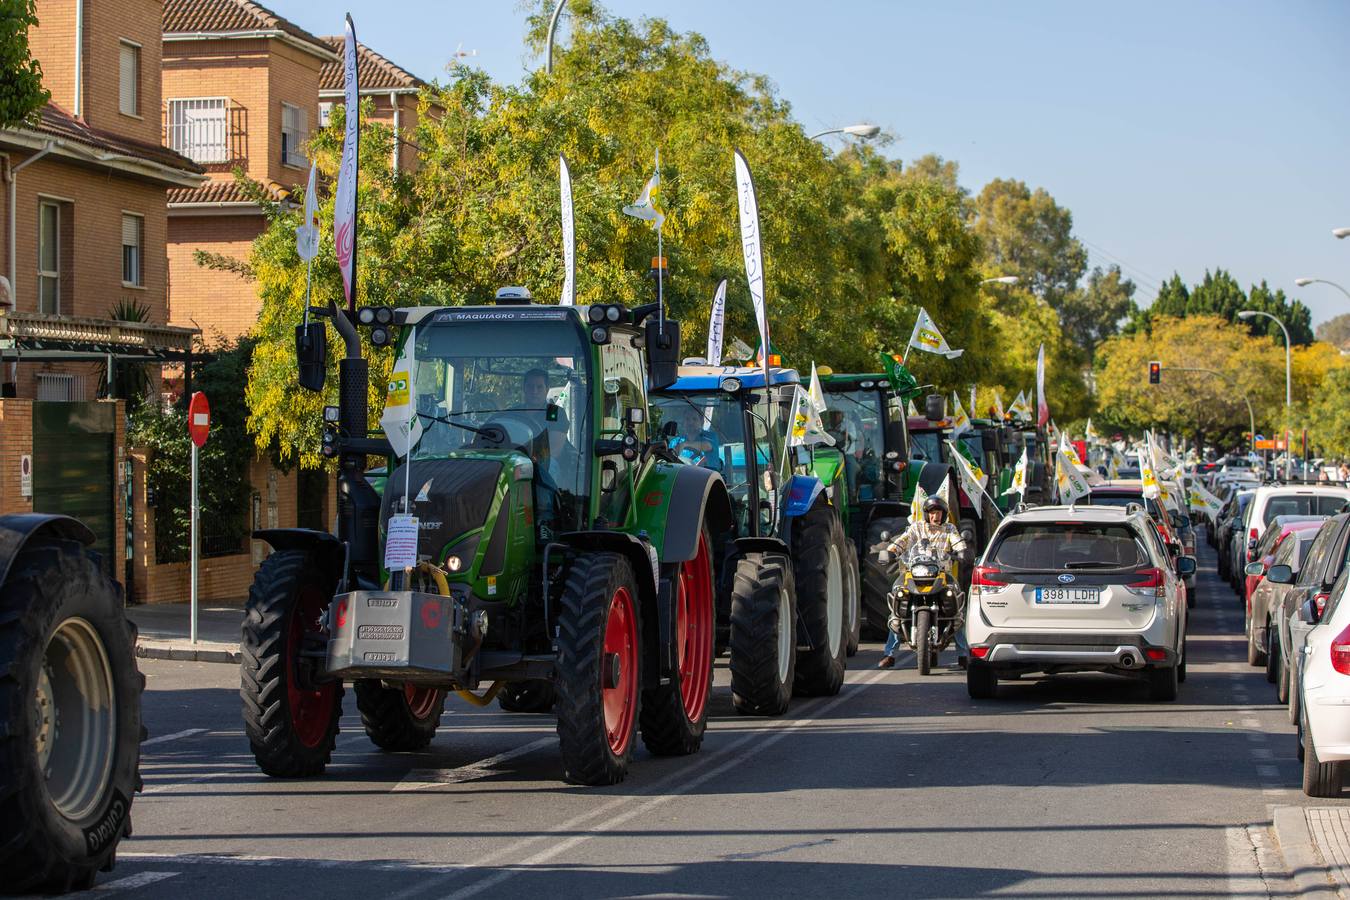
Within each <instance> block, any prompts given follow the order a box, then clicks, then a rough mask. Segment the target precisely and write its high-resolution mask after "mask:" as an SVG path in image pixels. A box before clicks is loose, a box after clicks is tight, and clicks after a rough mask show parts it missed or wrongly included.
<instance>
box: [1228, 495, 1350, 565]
mask: <svg viewBox="0 0 1350 900" xmlns="http://www.w3.org/2000/svg"><path fill="white" fill-rule="evenodd" d="M1347 502H1350V488H1343V487H1331V486H1323V485H1313V484H1308V485H1299V486H1294V485H1266V486H1265V487H1259V488H1257V489H1256V493H1255V495H1254V496H1253V497H1252V500H1251V503H1250V505H1248V507H1247V513H1246V524H1245V529H1246V532H1245V535H1244V538H1243V540H1244V541H1245V543H1243V544H1241V545H1240V546H1241V547H1242V548H1243V550H1244V552H1243V554H1242V562H1241V564H1240V565H1239V568H1242V567H1243V566H1246V564H1247V563H1249V562H1251V561H1252V560H1253V559H1255V557H1254V556H1253V555H1252V551H1253V550H1255V549H1256V543H1257V541H1259V540H1261V535H1263V534H1265V533H1266V526H1267V525H1269V524H1270V523H1271V522H1272V521H1274V519H1275V517H1276V516H1334V515H1336V513H1338V512H1340V511H1341V507H1343V506H1345V504H1346V503H1347Z"/></svg>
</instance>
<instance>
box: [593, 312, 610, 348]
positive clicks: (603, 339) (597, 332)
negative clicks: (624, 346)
mask: <svg viewBox="0 0 1350 900" xmlns="http://www.w3.org/2000/svg"><path fill="white" fill-rule="evenodd" d="M591 308H592V309H595V307H591ZM591 343H593V344H608V343H609V329H608V328H605V327H603V326H600V325H597V326H596V327H595V328H592V329H591Z"/></svg>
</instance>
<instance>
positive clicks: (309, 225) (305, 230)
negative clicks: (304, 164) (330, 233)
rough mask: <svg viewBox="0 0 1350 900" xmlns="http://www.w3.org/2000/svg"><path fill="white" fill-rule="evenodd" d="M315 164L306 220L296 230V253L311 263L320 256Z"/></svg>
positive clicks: (307, 194) (311, 165) (306, 201)
mask: <svg viewBox="0 0 1350 900" xmlns="http://www.w3.org/2000/svg"><path fill="white" fill-rule="evenodd" d="M314 169H315V166H314V163H310V164H309V185H308V186H307V187H306V188H305V218H304V221H303V222H301V223H300V224H299V225H297V226H296V228H295V252H296V253H299V254H300V258H301V259H303V260H304V261H305V262H309V261H310V260H312V259H313V258H314V257H316V256H318V255H319V199H318V197H316V196H314V191H315V187H314Z"/></svg>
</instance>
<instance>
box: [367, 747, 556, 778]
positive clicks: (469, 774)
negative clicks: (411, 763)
mask: <svg viewBox="0 0 1350 900" xmlns="http://www.w3.org/2000/svg"><path fill="white" fill-rule="evenodd" d="M557 743H558V738H557V736H556V735H549V736H548V737H544V738H540V739H539V740H537V741H531V742H530V743H528V744H525V745H524V746H521V747H516V748H515V749H514V750H507V751H506V752H505V753H498V754H497V755H496V756H489V757H488V758H486V759H480V760H479V761H478V762H475V763H469V764H468V765H467V766H460V767H458V768H455V769H413V770H412V771H410V772H409V773H408V774H407V775H405V776H403V780H402V781H400V782H399V783H398V784H396V785H394V786H393V788H391V789H390V790H391V791H420V790H424V789H426V788H434V787H440V786H441V785H446V784H460V783H462V782H465V781H473V780H474V779H476V778H482V777H484V776H486V775H491V774H492V770H493V769H495V768H496V767H497V766H499V765H501V764H502V763H504V762H508V761H510V760H513V759H515V758H516V757H518V756H525V755H526V754H528V753H533V752H534V751H536V750H542V749H543V748H545V747H548V746H552V745H555V744H557Z"/></svg>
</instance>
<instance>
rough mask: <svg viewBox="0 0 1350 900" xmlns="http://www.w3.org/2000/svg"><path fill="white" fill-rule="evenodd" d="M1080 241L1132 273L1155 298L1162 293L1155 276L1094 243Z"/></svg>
mask: <svg viewBox="0 0 1350 900" xmlns="http://www.w3.org/2000/svg"><path fill="white" fill-rule="evenodd" d="M1078 240H1079V241H1081V242H1082V243H1083V244H1085V245H1086V246H1087V247H1088V248H1089V249H1090V250H1094V251H1096V252H1097V254H1098V255H1099V256H1104V257H1106V258H1107V259H1108V260H1110V261H1111V262H1113V263H1115V264H1116V265H1118V266H1120V268H1122V269H1128V270H1129V271H1130V273H1131V274H1132V275H1133V277H1134V281H1136V282H1138V284H1139V285H1140V286H1142V287H1144V288H1146V289H1147V290H1150V291H1152V292H1153V293H1154V296H1156V295H1158V294H1160V293H1162V282H1161V281H1159V280H1158V279H1157V278H1155V277H1154V276H1152V275H1150V274H1149V273H1147V272H1145V271H1144V270H1143V269H1140V268H1138V267H1137V266H1135V265H1133V264H1131V263H1128V262H1126V261H1125V260H1123V259H1121V258H1120V257H1119V256H1116V255H1115V254H1114V253H1111V252H1110V251H1108V250H1104V249H1103V248H1101V247H1100V246H1098V245H1097V244H1094V243H1092V241H1089V240H1088V239H1087V238H1085V237H1078Z"/></svg>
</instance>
